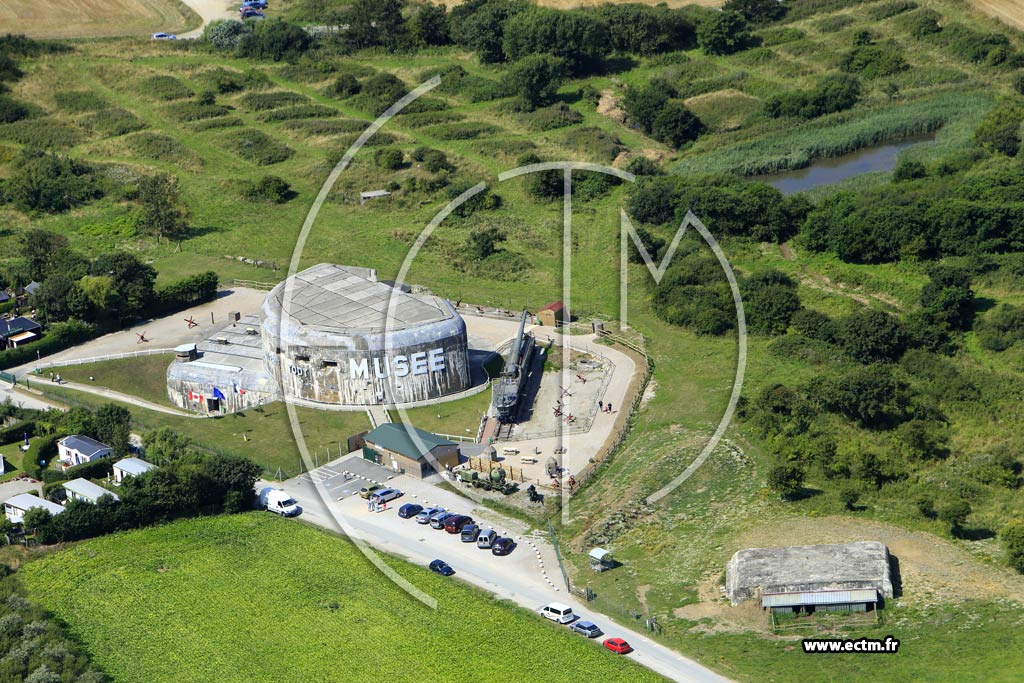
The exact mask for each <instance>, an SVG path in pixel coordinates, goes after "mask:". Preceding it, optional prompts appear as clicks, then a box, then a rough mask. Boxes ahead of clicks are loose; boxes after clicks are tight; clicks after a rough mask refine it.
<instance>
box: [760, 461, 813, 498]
mask: <svg viewBox="0 0 1024 683" xmlns="http://www.w3.org/2000/svg"><path fill="white" fill-rule="evenodd" d="M803 485H804V471H803V469H802V468H801V467H800V466H799V465H794V464H791V463H783V464H779V465H775V466H774V467H772V468H771V469H770V470H768V486H770V487H771V488H772V490H774V491H775V492H776V493H778V494H779V495H780V496H781V497H782V499H783V500H790V499H791V498H793V497H794V496H795V495H796V494H797V493H799V492H800V491H801V489H802V488H803Z"/></svg>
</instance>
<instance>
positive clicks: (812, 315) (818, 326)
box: [789, 308, 839, 344]
mask: <svg viewBox="0 0 1024 683" xmlns="http://www.w3.org/2000/svg"><path fill="white" fill-rule="evenodd" d="M789 322H790V324H791V325H792V326H793V329H794V330H795V331H796V332H798V333H800V334H802V335H803V336H805V337H807V338H808V339H816V340H817V341H822V342H825V343H827V344H834V343H835V342H837V341H838V340H839V326H838V325H837V324H836V321H834V320H832V318H830V317H829V316H828V315H826V314H824V313H822V312H821V311H815V310H814V309H812V308H801V309H800V310H799V311H796V312H794V313H793V317H792V318H790V321H789Z"/></svg>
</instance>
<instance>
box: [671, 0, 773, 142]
mask: <svg viewBox="0 0 1024 683" xmlns="http://www.w3.org/2000/svg"><path fill="white" fill-rule="evenodd" d="M773 1H774V0H773ZM705 129H706V128H705V126H704V123H703V122H702V121H701V120H700V119H699V118H697V116H696V115H695V114H694V113H693V112H691V111H690V110H689V109H687V108H686V105H684V104H683V103H682V102H681V101H678V100H673V101H670V102H666V103H665V106H664V107H662V109H661V111H660V112H658V115H657V116H655V117H654V122H653V123H652V124H651V135H652V136H654V139H655V140H658V141H659V142H664V143H665V144H668V145H671V146H672V147H675V148H676V149H679V148H680V147H682V146H684V145H686V144H688V143H690V142H693V141H694V140H696V139H697V138H698V137H700V135H701V133H703V132H704V131H705Z"/></svg>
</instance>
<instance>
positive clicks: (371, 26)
mask: <svg viewBox="0 0 1024 683" xmlns="http://www.w3.org/2000/svg"><path fill="white" fill-rule="evenodd" d="M339 23H340V24H343V25H347V26H348V28H347V29H346V30H345V31H342V32H341V33H340V34H339V37H338V39H339V40H340V42H341V43H342V45H344V46H345V47H346V48H348V49H351V50H362V49H364V48H368V47H375V46H381V47H384V48H387V49H389V50H395V49H397V48H399V47H401V46H404V45H406V44H407V43H408V41H409V31H408V29H407V27H406V25H405V19H404V18H403V17H402V0H354V2H352V4H351V5H349V7H348V9H347V10H345V11H344V12H342V14H341V18H340V19H339Z"/></svg>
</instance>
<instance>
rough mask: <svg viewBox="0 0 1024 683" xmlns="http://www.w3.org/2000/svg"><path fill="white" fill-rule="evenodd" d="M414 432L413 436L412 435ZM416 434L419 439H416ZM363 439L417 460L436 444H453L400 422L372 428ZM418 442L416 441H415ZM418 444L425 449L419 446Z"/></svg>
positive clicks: (436, 445)
mask: <svg viewBox="0 0 1024 683" xmlns="http://www.w3.org/2000/svg"><path fill="white" fill-rule="evenodd" d="M413 434H415V436H414V435H413ZM416 436H418V437H419V439H416ZM365 440H366V442H367V443H369V444H373V445H375V446H380V447H381V448H385V449H387V450H389V451H394V452H395V453H400V454H401V455H404V456H405V457H407V458H412V459H413V460H419V459H421V458H423V456H425V455H426V454H427V453H429V452H430V451H432V450H434V449H435V448H437V447H438V446H454V445H455V442H454V441H449V440H448V439H445V438H443V437H440V436H438V435H437V434H431V433H430V432H425V431H423V430H422V429H417V428H416V427H407V426H405V425H401V424H394V423H391V422H389V423H387V424H382V425H381V426H379V427H377V428H376V429H374V430H373V431H372V432H370V433H369V434H367V435H366V437H365ZM417 442H418V443H417ZM420 444H422V446H424V448H425V449H421V448H420Z"/></svg>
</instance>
